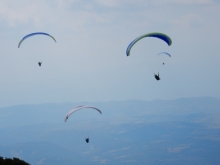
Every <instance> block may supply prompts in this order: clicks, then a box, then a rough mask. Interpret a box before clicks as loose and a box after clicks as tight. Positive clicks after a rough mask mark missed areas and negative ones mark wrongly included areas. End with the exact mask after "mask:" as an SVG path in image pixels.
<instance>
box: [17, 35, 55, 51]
mask: <svg viewBox="0 0 220 165" xmlns="http://www.w3.org/2000/svg"><path fill="white" fill-rule="evenodd" d="M34 35H46V36H49V37H51V38H52V39H53V40H54V41H55V42H56V40H55V38H54V37H53V36H51V35H50V34H47V33H44V32H35V33H30V34H28V35H26V36H24V37H23V38H22V40H21V41H20V42H19V44H18V48H20V45H21V43H22V42H23V41H24V40H25V39H27V38H29V37H32V36H34Z"/></svg>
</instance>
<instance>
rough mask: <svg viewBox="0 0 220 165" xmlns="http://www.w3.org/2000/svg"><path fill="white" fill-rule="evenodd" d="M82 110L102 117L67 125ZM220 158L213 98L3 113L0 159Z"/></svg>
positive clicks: (199, 161)
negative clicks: (69, 114) (74, 109)
mask: <svg viewBox="0 0 220 165" xmlns="http://www.w3.org/2000/svg"><path fill="white" fill-rule="evenodd" d="M79 105H92V106H95V107H97V108H99V109H100V110H101V111H102V115H100V114H99V113H97V112H96V111H92V110H90V109H83V110H81V111H78V112H76V113H75V114H73V115H72V116H70V118H69V119H68V121H67V122H66V123H65V122H64V117H65V115H66V113H67V112H68V111H69V110H71V109H72V108H74V107H76V106H79ZM88 136H89V138H90V142H89V143H88V144H87V143H86V142H85V140H84V139H85V137H88ZM219 152H220V99H216V98H212V97H199V98H181V99H176V100H155V101H140V100H128V101H110V102H81V103H63V104H54V103H51V104H39V105H30V104H29V105H17V106H11V107H4V108H0V156H2V157H18V158H20V159H23V160H25V161H27V162H29V163H30V164H32V165H40V164H42V165H44V164H45V165H61V164H65V165H73V164H91V165H93V164H94V165H97V164H118V165H123V164H135V165H136V164H151V165H152V164H153V165H162V164H163V165H166V164H167V165H168V164H169V165H174V164H175V165H176V164H179V165H182V164H184V165H185V164H193V165H203V164H212V165H218V164H220V157H219V156H218V153H219Z"/></svg>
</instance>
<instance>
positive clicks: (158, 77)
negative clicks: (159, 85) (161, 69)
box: [154, 73, 160, 81]
mask: <svg viewBox="0 0 220 165" xmlns="http://www.w3.org/2000/svg"><path fill="white" fill-rule="evenodd" d="M154 77H155V79H156V80H157V81H158V80H160V76H159V73H158V75H156V74H154Z"/></svg>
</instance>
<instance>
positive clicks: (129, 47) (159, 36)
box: [126, 32, 172, 56]
mask: <svg viewBox="0 0 220 165" xmlns="http://www.w3.org/2000/svg"><path fill="white" fill-rule="evenodd" d="M145 37H156V38H159V39H161V40H163V41H165V42H166V43H167V44H168V45H169V46H170V45H171V44H172V40H171V38H170V37H169V36H167V35H166V34H163V33H157V32H154V33H148V34H144V35H142V36H140V37H137V38H136V39H134V40H133V41H132V42H131V43H130V44H129V45H128V47H127V50H126V54H127V56H129V55H130V50H131V48H132V47H133V46H134V44H135V43H136V42H138V41H139V40H141V39H142V38H145Z"/></svg>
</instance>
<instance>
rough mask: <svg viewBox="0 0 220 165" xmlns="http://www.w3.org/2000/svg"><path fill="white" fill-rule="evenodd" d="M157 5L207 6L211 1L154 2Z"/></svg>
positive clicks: (175, 0)
mask: <svg viewBox="0 0 220 165" xmlns="http://www.w3.org/2000/svg"><path fill="white" fill-rule="evenodd" d="M155 2H157V3H159V4H181V5H183V4H184V5H207V4H212V3H213V0H156V1H155Z"/></svg>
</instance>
